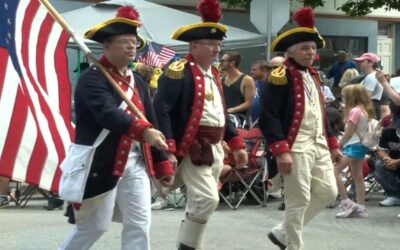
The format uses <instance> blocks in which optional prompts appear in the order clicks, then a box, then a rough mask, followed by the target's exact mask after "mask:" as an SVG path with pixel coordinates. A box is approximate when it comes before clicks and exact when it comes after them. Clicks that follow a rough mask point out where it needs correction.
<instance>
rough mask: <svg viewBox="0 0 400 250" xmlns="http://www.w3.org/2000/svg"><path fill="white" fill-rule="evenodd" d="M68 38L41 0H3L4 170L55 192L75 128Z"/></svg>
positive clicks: (0, 141) (0, 150) (0, 92)
mask: <svg viewBox="0 0 400 250" xmlns="http://www.w3.org/2000/svg"><path fill="white" fill-rule="evenodd" d="M68 39H69V37H68V35H67V33H66V32H64V31H63V30H62V28H61V26H59V25H58V24H57V23H55V20H54V19H53V17H52V16H51V15H50V14H49V13H48V11H47V9H46V8H45V7H44V6H42V5H41V4H40V2H39V1H38V0H19V1H18V0H1V1H0V114H1V122H0V175H2V176H6V177H11V178H12V179H14V180H17V181H22V182H27V183H30V184H33V185H38V186H39V187H41V188H43V189H46V190H52V191H57V188H58V181H59V177H60V169H59V164H60V161H61V160H62V159H63V158H64V157H65V152H66V150H67V148H68V146H69V144H70V142H71V138H72V136H73V132H74V129H73V127H72V124H71V122H70V112H71V93H70V82H69V79H68V66H67V57H66V53H65V50H66V45H67V42H68Z"/></svg>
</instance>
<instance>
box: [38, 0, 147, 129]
mask: <svg viewBox="0 0 400 250" xmlns="http://www.w3.org/2000/svg"><path fill="white" fill-rule="evenodd" d="M39 1H40V2H41V3H42V4H43V5H44V6H46V8H47V9H48V10H49V12H50V14H51V15H52V16H53V17H54V19H55V20H56V21H57V22H58V23H59V24H60V25H61V26H62V27H63V29H64V30H66V31H67V32H68V34H69V35H70V36H71V38H72V39H73V40H74V41H75V43H76V44H77V45H78V47H79V48H80V49H81V50H82V51H83V53H84V54H85V56H86V57H87V58H88V59H89V60H90V61H91V62H92V63H93V64H94V65H96V67H98V68H99V69H100V71H101V73H103V75H104V76H105V78H106V79H107V80H108V82H109V83H110V84H111V85H112V86H113V88H114V89H115V90H116V91H117V92H118V94H119V96H120V97H121V98H122V100H123V101H124V102H126V104H127V105H128V107H129V109H130V110H131V111H132V112H133V113H134V114H135V115H136V116H137V117H138V118H139V119H141V120H145V121H147V119H146V117H145V116H144V115H143V114H142V112H140V110H139V109H138V108H137V107H136V106H135V105H134V104H133V103H132V101H131V100H130V99H129V98H128V97H127V96H126V95H125V93H124V91H122V89H121V88H120V87H119V85H118V84H117V83H116V82H115V80H114V79H113V78H112V77H111V76H110V74H109V73H108V71H107V70H106V69H105V68H104V67H103V65H101V63H100V62H99V61H98V60H97V58H96V57H95V56H94V55H93V53H92V52H91V51H90V49H89V48H88V47H87V46H86V44H85V43H84V42H83V40H82V39H81V38H80V37H79V36H77V35H76V33H75V31H73V30H72V28H71V27H70V26H69V25H68V23H67V22H66V21H65V20H64V18H62V16H61V15H60V14H59V13H58V12H57V10H56V9H54V8H53V6H52V5H51V4H50V3H49V2H48V1H47V0H39ZM78 67H79V65H78ZM132 77H133V76H132Z"/></svg>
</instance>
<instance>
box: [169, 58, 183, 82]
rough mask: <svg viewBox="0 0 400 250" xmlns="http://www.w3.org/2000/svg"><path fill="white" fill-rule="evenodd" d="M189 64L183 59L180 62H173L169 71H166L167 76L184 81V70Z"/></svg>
mask: <svg viewBox="0 0 400 250" xmlns="http://www.w3.org/2000/svg"><path fill="white" fill-rule="evenodd" d="M186 63H187V60H186V59H181V60H179V61H176V62H173V63H171V64H170V65H169V66H168V69H167V70H166V71H165V73H164V74H165V76H166V77H168V78H171V79H175V80H177V79H182V78H183V70H184V69H185V64H186Z"/></svg>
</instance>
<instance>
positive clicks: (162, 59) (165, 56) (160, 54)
mask: <svg viewBox="0 0 400 250" xmlns="http://www.w3.org/2000/svg"><path fill="white" fill-rule="evenodd" d="M174 56H175V51H174V50H173V49H171V48H169V47H167V46H164V45H161V44H158V43H156V42H153V41H150V42H147V43H146V45H145V47H144V48H143V49H142V50H141V51H138V55H137V59H136V61H138V62H141V63H144V64H147V65H149V66H153V67H159V68H162V67H164V65H165V64H167V63H168V62H169V61H170V60H171V59H172V58H173V57H174Z"/></svg>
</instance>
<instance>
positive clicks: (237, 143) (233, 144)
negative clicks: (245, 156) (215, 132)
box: [228, 136, 246, 151]
mask: <svg viewBox="0 0 400 250" xmlns="http://www.w3.org/2000/svg"><path fill="white" fill-rule="evenodd" d="M228 146H229V148H230V149H231V150H232V151H236V150H238V149H242V148H245V147H246V145H245V144H244V141H243V139H242V138H241V137H240V136H235V137H233V138H231V139H230V140H229V141H228Z"/></svg>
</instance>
